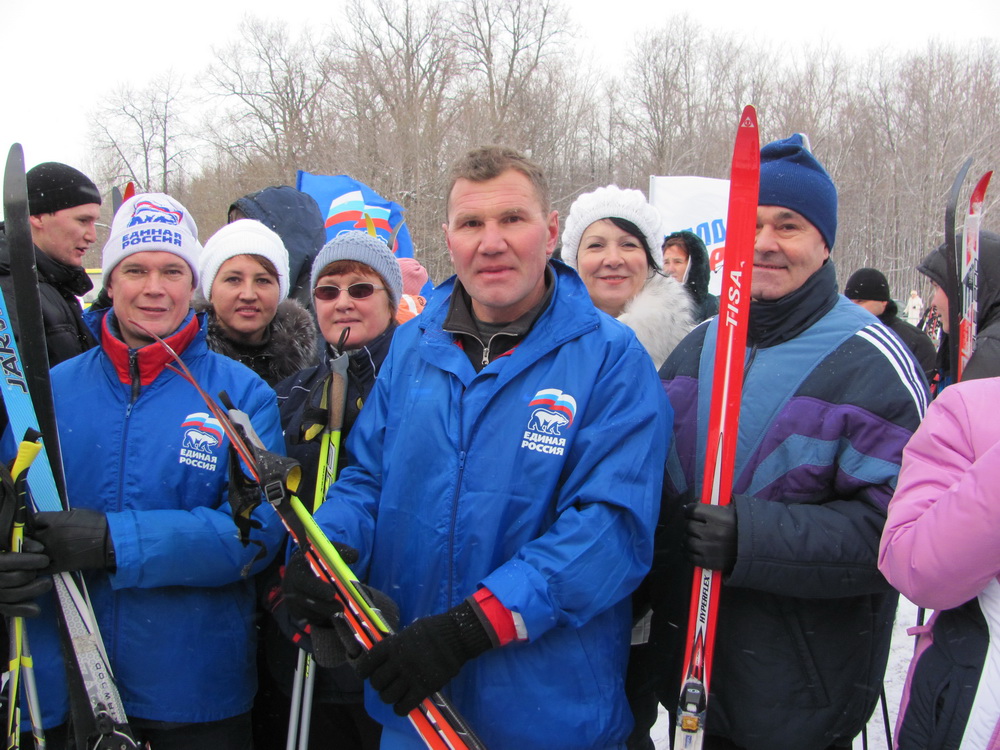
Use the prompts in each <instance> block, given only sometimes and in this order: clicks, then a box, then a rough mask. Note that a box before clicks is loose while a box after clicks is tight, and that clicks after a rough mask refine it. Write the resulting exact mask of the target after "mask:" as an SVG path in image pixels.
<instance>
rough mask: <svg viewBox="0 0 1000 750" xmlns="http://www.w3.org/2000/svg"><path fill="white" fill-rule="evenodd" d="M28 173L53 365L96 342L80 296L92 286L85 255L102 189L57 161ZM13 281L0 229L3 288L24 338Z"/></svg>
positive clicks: (93, 239) (17, 329) (13, 320)
mask: <svg viewBox="0 0 1000 750" xmlns="http://www.w3.org/2000/svg"><path fill="white" fill-rule="evenodd" d="M26 179H27V183H28V210H29V212H30V214H31V217H30V222H31V239H32V241H33V242H34V243H35V264H36V265H37V267H38V289H39V294H40V296H41V303H42V319H43V321H44V324H45V335H46V343H47V348H48V354H49V366H55V365H57V364H58V363H60V362H62V361H63V360H66V359H69V358H70V357H75V356H76V355H77V354H80V353H81V352H85V351H86V350H87V349H90V348H91V347H92V346H94V345H95V343H96V342H95V341H94V338H93V336H92V335H91V334H90V331H89V330H88V329H87V327H86V326H85V325H84V323H83V318H82V309H81V307H80V301H79V300H78V299H77V297H78V296H81V295H83V294H86V293H87V292H89V291H90V290H91V289H92V288H93V286H94V285H93V282H91V280H90V278H89V277H88V276H87V273H86V271H85V270H84V268H83V257H84V255H85V254H86V252H87V251H88V250H89V249H90V246H91V245H93V244H94V243H95V242H96V241H97V228H96V225H97V220H98V218H99V217H100V215H101V194H100V192H99V191H98V190H97V186H96V185H94V183H93V181H92V180H91V179H90V178H89V177H87V175H85V174H83V172H80V171H79V170H77V169H74V168H73V167H71V166H69V165H67V164H60V163H59V162H54V161H50V162H44V163H43V164H39V165H38V166H35V167H32V168H31V169H29V170H28V173H27V175H26ZM13 287H14V285H13V280H12V279H11V275H10V252H9V250H8V248H7V242H6V237H5V234H4V233H3V232H2V231H0V288H2V289H3V294H4V299H6V300H7V307H8V311H9V313H10V317H11V323H12V324H13V327H14V333H15V335H16V336H18V339H19V340H20V336H19V333H20V326H19V325H18V320H17V313H16V311H15V310H14V306H13V301H14V288H13ZM23 345H24V344H23V343H22V346H23Z"/></svg>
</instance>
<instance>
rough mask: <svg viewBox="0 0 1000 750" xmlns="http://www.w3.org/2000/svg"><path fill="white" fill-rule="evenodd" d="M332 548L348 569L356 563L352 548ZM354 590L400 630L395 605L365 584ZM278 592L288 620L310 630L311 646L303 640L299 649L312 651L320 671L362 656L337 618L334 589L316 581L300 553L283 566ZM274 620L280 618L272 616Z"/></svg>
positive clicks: (339, 609)
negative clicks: (281, 596) (279, 590)
mask: <svg viewBox="0 0 1000 750" xmlns="http://www.w3.org/2000/svg"><path fill="white" fill-rule="evenodd" d="M334 546H335V547H336V548H337V552H339V553H340V556H341V557H342V558H343V559H344V562H345V563H347V564H348V565H351V564H353V563H355V562H357V561H358V552H357V550H356V549H354V548H353V547H348V546H346V545H343V544H339V543H336V542H335V543H334ZM357 586H358V588H359V589H360V590H361V592H362V593H363V594H364V595H365V596H367V598H368V603H369V604H370V605H371V606H372V607H374V608H375V609H377V610H378V611H379V612H380V614H381V615H382V619H383V621H384V622H386V623H387V624H388V625H389V627H390V628H392V629H395V628H397V627H399V607H398V606H397V605H396V602H394V601H393V600H392V599H391V598H390V597H389V596H387V595H386V594H383V593H382V592H381V591H379V590H378V589H373V588H371V587H369V586H365V585H364V584H357ZM281 589H282V594H283V601H284V603H285V606H286V607H287V608H288V614H289V616H290V617H291V618H292V619H293V620H297V621H299V622H304V623H307V624H308V626H309V629H308V633H307V635H308V636H309V641H310V643H309V644H308V645H307V643H306V641H305V639H302V640H301V641H300V646H301V647H303V648H305V649H306V650H307V651H309V650H311V651H312V654H313V656H314V657H316V662H317V663H318V664H319V665H320V666H321V667H336V666H339V665H341V664H343V663H344V662H345V661H351V660H353V659H356V658H357V657H358V656H360V655H361V651H362V648H361V644H360V643H359V642H358V639H357V638H356V637H355V636H354V633H353V631H352V630H351V627H350V626H349V625H348V624H347V622H346V621H345V620H344V618H342V617H340V616H339V615H340V614H341V613H342V612H343V611H344V607H343V605H342V604H341V603H340V600H339V599H337V594H336V591H337V590H336V587H335V586H334V585H333V584H332V583H326V582H324V581H321V580H320V579H319V578H317V577H316V574H315V573H313V571H312V568H311V567H310V566H309V561H308V560H306V556H305V554H304V553H303V552H302V550H297V551H296V552H295V553H294V554H293V555H292V557H291V559H290V560H289V561H288V564H287V565H286V566H285V575H284V578H283V579H282V582H281ZM275 617H279V614H278V613H275ZM279 621H280V620H279ZM310 646H311V648H310Z"/></svg>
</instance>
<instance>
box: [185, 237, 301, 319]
mask: <svg viewBox="0 0 1000 750" xmlns="http://www.w3.org/2000/svg"><path fill="white" fill-rule="evenodd" d="M237 255H259V256H260V257H262V258H267V259H268V260H269V261H271V263H273V264H274V267H275V268H276V269H277V270H278V299H279V300H283V299H285V298H286V297H287V296H288V250H286V249H285V244H284V243H283V242H282V241H281V237H279V236H278V235H277V234H276V233H275V232H273V231H272V230H270V229H268V228H267V227H266V226H264V225H263V224H261V223H260V222H259V221H257V220H256V219H239V220H237V221H234V222H233V223H232V224H226V226H224V227H222V229H220V230H219V231H218V232H216V233H215V234H213V235H212V236H211V237H209V238H208V242H206V243H205V249H204V250H202V252H201V258H200V259H199V262H198V267H199V271H200V275H201V293H202V294H203V295H204V296H205V299H207V300H211V299H212V284H214V283H215V277H216V276H217V275H218V273H219V269H220V268H222V264H223V263H225V262H226V261H227V260H229V259H230V258H235V257H236V256H237Z"/></svg>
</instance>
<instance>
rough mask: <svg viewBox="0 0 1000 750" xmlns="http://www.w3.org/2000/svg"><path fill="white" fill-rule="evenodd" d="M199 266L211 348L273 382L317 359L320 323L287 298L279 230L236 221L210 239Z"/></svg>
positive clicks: (284, 254) (285, 254)
mask: <svg viewBox="0 0 1000 750" xmlns="http://www.w3.org/2000/svg"><path fill="white" fill-rule="evenodd" d="M198 266H199V276H200V279H201V293H202V296H203V297H204V298H205V300H206V302H207V304H205V305H203V306H201V307H200V309H201V310H204V311H206V312H207V313H208V346H209V348H210V349H212V350H213V351H217V352H219V353H220V354H225V355H226V356H228V357H231V358H232V359H235V360H237V361H239V362H242V363H243V364H245V365H246V366H247V367H249V368H250V369H251V370H253V371H254V372H256V373H257V374H258V375H260V376H261V377H262V378H263V379H264V380H265V381H267V383H268V384H269V385H272V386H273V385H275V384H276V383H278V382H279V381H281V380H284V379H285V378H287V377H288V376H289V375H293V374H294V373H296V372H298V371H299V370H301V369H302V368H304V367H308V366H309V365H311V364H315V362H316V361H317V350H316V342H317V335H316V327H315V325H314V324H313V321H312V318H311V317H310V315H309V313H308V311H307V310H306V309H305V308H304V307H302V305H300V304H299V303H298V302H296V301H295V300H292V299H288V252H287V251H286V250H285V246H284V244H282V242H281V238H280V237H278V235H277V234H275V233H274V232H273V231H271V230H270V229H268V228H267V227H265V226H264V225H263V224H261V223H260V222H259V221H255V220H253V219H240V220H239V221H234V222H233V223H231V224H227V225H226V226H224V227H222V229H220V230H219V231H218V232H216V233H215V234H214V235H212V237H211V238H210V239H209V240H208V242H206V243H205V249H204V250H203V251H202V253H201V257H200V258H199V261H198Z"/></svg>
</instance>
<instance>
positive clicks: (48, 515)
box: [28, 508, 115, 573]
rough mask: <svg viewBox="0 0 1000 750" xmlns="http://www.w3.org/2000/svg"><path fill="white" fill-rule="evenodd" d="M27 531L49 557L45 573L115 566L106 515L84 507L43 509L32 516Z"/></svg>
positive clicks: (104, 568)
mask: <svg viewBox="0 0 1000 750" xmlns="http://www.w3.org/2000/svg"><path fill="white" fill-rule="evenodd" d="M28 525H29V529H28V534H30V536H31V538H32V539H35V540H37V541H39V542H41V544H42V546H43V547H44V548H45V554H47V555H48V556H49V558H50V560H51V562H50V564H49V567H48V568H46V570H45V572H46V573H62V572H64V571H72V570H110V571H114V569H115V547H114V544H112V542H111V533H110V531H108V518H107V516H105V515H104V514H103V513H100V512H98V511H96V510H87V509H86V508H77V509H75V510H58V511H42V512H39V513H35V514H34V515H33V516H31V519H30V521H29V524H28Z"/></svg>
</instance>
